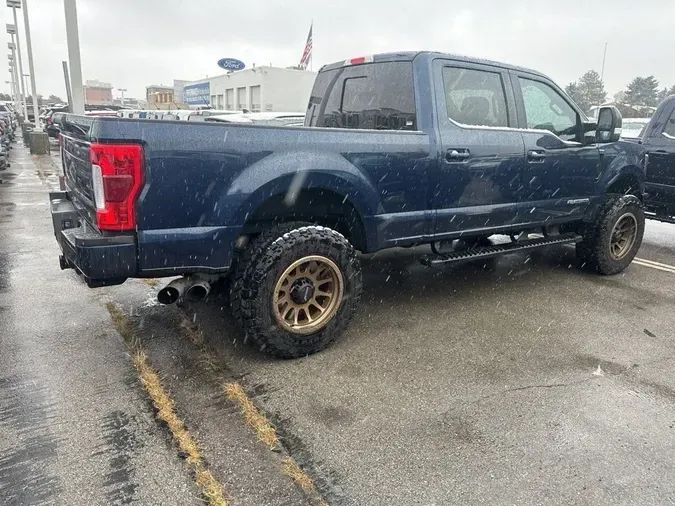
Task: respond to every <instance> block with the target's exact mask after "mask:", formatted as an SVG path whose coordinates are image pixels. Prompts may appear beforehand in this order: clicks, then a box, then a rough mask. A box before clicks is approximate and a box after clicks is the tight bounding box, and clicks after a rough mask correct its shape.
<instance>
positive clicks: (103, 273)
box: [49, 191, 138, 288]
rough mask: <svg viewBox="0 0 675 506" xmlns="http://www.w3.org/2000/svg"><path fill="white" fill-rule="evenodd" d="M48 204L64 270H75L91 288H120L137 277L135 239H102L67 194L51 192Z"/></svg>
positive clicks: (129, 236)
mask: <svg viewBox="0 0 675 506" xmlns="http://www.w3.org/2000/svg"><path fill="white" fill-rule="evenodd" d="M49 201H50V206H51V214H52V225H53V227H54V235H55V236H56V241H57V242H58V243H59V247H60V248H61V257H60V259H59V261H60V264H61V268H62V269H75V270H76V271H77V272H78V273H79V274H81V275H82V276H83V277H84V279H85V281H86V282H87V285H89V286H90V287H92V288H93V287H98V286H108V285H119V284H121V283H124V281H126V279H127V278H130V277H135V276H136V275H137V272H138V259H137V247H136V238H135V236H133V235H116V236H111V237H107V236H104V235H102V234H101V233H100V232H98V231H97V230H95V229H93V228H92V227H91V226H89V225H88V224H87V223H86V222H84V221H83V220H82V219H81V218H80V216H79V214H78V212H77V209H75V206H74V205H73V203H72V202H71V201H70V200H69V199H68V194H67V192H64V191H60V192H50V194H49Z"/></svg>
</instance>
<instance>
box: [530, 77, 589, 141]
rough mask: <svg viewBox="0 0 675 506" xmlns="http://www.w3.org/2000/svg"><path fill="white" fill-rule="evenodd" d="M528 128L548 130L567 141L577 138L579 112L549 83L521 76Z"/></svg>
mask: <svg viewBox="0 0 675 506" xmlns="http://www.w3.org/2000/svg"><path fill="white" fill-rule="evenodd" d="M518 80H519V81H520V89H521V90H522V92H523V103H524V105H525V116H526V120H527V128H532V129H534V130H548V131H549V132H551V133H554V134H555V135H557V136H558V137H560V138H561V139H563V140H566V141H573V140H576V138H577V131H578V129H577V113H576V111H575V110H574V109H573V108H572V106H571V105H569V104H568V103H567V102H566V101H565V99H564V98H563V97H562V96H561V95H560V94H559V93H558V92H557V91H556V90H554V89H553V88H551V87H550V86H549V85H548V84H544V83H541V82H539V81H532V80H531V79H525V78H523V77H519V78H518Z"/></svg>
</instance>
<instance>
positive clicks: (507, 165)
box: [433, 60, 524, 239]
mask: <svg viewBox="0 0 675 506" xmlns="http://www.w3.org/2000/svg"><path fill="white" fill-rule="evenodd" d="M434 77H435V83H436V86H435V89H436V96H437V101H436V102H437V108H438V109H437V110H438V118H439V120H438V125H439V134H440V144H441V160H440V163H439V171H438V175H437V178H436V181H435V185H434V192H433V205H434V209H436V222H435V227H434V236H435V238H437V239H441V238H453V237H458V236H459V235H460V234H461V233H471V234H476V233H480V232H481V231H484V232H485V233H486V234H488V233H490V232H491V231H493V230H494V229H495V228H505V227H509V226H513V225H514V224H515V223H517V221H518V204H517V202H518V193H519V189H520V186H521V170H522V166H523V161H524V148H523V140H522V137H521V135H520V132H519V131H518V130H516V129H513V128H511V127H515V126H516V114H515V104H514V100H513V93H512V92H511V88H510V86H508V81H507V79H508V73H507V72H506V71H499V70H495V68H494V67H484V66H482V65H475V64H467V63H464V62H459V61H454V60H436V62H435V68H434Z"/></svg>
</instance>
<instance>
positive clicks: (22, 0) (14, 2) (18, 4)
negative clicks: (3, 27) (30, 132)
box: [7, 0, 39, 128]
mask: <svg viewBox="0 0 675 506" xmlns="http://www.w3.org/2000/svg"><path fill="white" fill-rule="evenodd" d="M7 7H11V9H12V12H13V13H14V25H16V24H17V21H16V10H17V9H22V10H23V24H24V28H25V30H26V50H27V51H28V71H29V72H30V84H31V90H32V95H33V114H34V115H35V117H34V122H35V127H36V128H37V127H38V126H39V124H38V121H39V120H38V117H39V114H38V103H37V90H36V86H35V69H34V68H33V47H32V45H31V42H30V23H29V22H28V0H7ZM16 44H17V46H16V48H17V51H19V74H21V75H23V68H22V67H21V46H19V36H18V34H17V37H16ZM21 87H22V88H23V79H21ZM23 95H24V97H25V96H26V92H25V90H24V92H23ZM27 102H28V101H27V100H24V106H25V109H26V118H28V103H27Z"/></svg>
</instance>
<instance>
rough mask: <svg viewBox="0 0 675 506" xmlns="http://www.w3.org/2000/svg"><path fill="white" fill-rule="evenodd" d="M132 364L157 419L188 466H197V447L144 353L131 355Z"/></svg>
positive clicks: (198, 454)
mask: <svg viewBox="0 0 675 506" xmlns="http://www.w3.org/2000/svg"><path fill="white" fill-rule="evenodd" d="M133 362H134V366H135V367H136V370H137V371H138V375H139V376H140V378H141V383H142V384H143V387H144V388H145V390H146V391H147V392H148V395H149V396H150V399H151V400H152V403H153V404H154V406H155V408H156V409H157V417H158V418H159V419H160V420H162V421H163V422H164V423H166V425H167V426H168V427H169V430H170V431H171V435H172V436H173V437H174V439H175V440H176V442H177V443H178V447H179V448H180V449H181V451H183V452H184V453H185V454H186V455H187V461H188V464H193V465H196V464H199V463H200V462H201V460H202V456H201V454H200V453H199V446H198V445H197V443H196V441H195V440H194V439H193V438H192V436H191V435H190V433H189V432H188V430H187V429H186V428H185V424H184V423H183V421H182V420H181V419H180V418H178V415H176V408H175V406H174V402H173V400H172V399H171V397H169V394H168V393H167V392H166V390H164V387H162V382H161V381H160V379H159V376H158V375H157V373H156V372H155V370H154V369H153V368H152V366H151V365H150V364H149V363H148V358H147V357H146V355H145V352H144V351H142V350H136V351H135V352H134V355H133Z"/></svg>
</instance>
